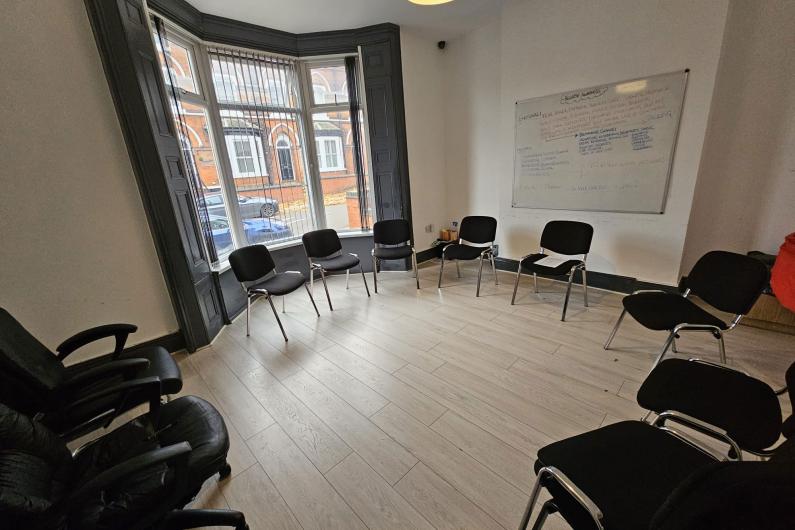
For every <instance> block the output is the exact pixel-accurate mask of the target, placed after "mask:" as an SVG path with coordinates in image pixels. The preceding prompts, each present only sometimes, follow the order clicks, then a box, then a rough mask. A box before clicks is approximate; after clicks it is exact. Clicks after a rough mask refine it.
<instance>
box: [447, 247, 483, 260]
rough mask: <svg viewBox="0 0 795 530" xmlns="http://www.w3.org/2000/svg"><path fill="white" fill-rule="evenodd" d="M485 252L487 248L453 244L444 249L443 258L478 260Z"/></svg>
mask: <svg viewBox="0 0 795 530" xmlns="http://www.w3.org/2000/svg"><path fill="white" fill-rule="evenodd" d="M484 250H486V248H485V247H473V246H471V245H460V244H458V243H452V244H450V245H447V246H446V247H444V254H443V256H444V257H445V258H446V259H462V260H468V259H478V258H479V257H480V254H481V253H482V252H483V251H484Z"/></svg>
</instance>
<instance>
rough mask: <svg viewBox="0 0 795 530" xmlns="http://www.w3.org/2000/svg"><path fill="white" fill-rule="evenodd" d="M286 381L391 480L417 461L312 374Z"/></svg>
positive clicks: (295, 392) (380, 472)
mask: <svg viewBox="0 0 795 530" xmlns="http://www.w3.org/2000/svg"><path fill="white" fill-rule="evenodd" d="M284 385H285V386H286V387H287V388H288V389H290V391H291V392H292V393H293V394H295V395H296V396H297V397H298V399H300V400H301V401H303V402H304V403H305V404H306V405H307V406H308V407H309V408H310V409H311V410H312V411H313V412H314V413H315V414H317V415H318V416H319V417H320V418H321V419H322V420H323V421H324V422H325V423H326V424H327V425H328V426H329V427H331V428H332V429H333V430H334V432H336V433H337V435H338V436H339V437H340V438H342V439H343V440H344V441H345V443H347V444H348V445H349V446H350V447H351V448H352V449H353V450H354V451H356V452H357V453H358V454H359V456H361V457H362V458H363V459H364V460H365V462H367V463H368V464H369V465H370V467H372V468H373V469H374V470H375V471H376V472H377V473H378V474H379V475H381V476H382V477H384V479H385V480H386V481H387V482H388V483H389V484H394V483H395V482H397V481H398V480H400V478H401V477H402V476H403V475H405V474H406V473H407V472H408V470H409V469H411V467H412V466H413V465H414V464H416V463H417V459H416V458H414V457H413V456H412V455H411V454H410V453H409V452H408V451H406V449H404V448H403V447H401V446H400V445H399V444H398V443H397V442H395V440H393V439H392V438H390V437H389V436H388V435H387V434H386V433H384V431H382V430H381V429H379V428H378V427H377V426H376V425H375V424H374V423H373V422H371V421H370V420H369V419H368V418H366V417H364V416H362V415H361V414H360V413H358V412H357V411H356V410H354V409H353V408H352V407H351V406H350V405H348V404H347V403H345V402H344V401H342V400H341V399H340V398H338V397H337V396H336V395H334V393H333V392H331V391H329V390H328V389H326V388H325V387H324V386H323V385H322V384H320V383H319V382H318V381H317V379H314V378H313V377H311V376H310V375H309V374H307V373H299V374H296V375H294V376H292V377H290V378H288V379H286V380H285V381H284Z"/></svg>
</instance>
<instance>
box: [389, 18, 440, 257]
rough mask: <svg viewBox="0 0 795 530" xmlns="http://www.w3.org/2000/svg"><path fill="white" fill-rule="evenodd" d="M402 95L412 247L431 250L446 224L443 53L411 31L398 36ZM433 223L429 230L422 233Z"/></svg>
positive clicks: (426, 39)
mask: <svg viewBox="0 0 795 530" xmlns="http://www.w3.org/2000/svg"><path fill="white" fill-rule="evenodd" d="M400 53H401V60H402V63H403V92H404V100H405V108H406V136H407V142H408V153H409V179H410V181H409V184H410V186H411V215H412V221H413V225H414V245H415V248H416V249H417V251H420V250H425V249H427V248H428V247H430V245H431V242H433V240H434V239H436V237H437V236H438V233H439V228H440V227H441V226H442V225H445V226H446V225H447V224H449V219H447V214H446V211H447V209H446V200H447V199H446V196H445V192H446V189H445V168H444V161H445V157H444V154H445V153H444V135H445V125H444V120H443V114H442V109H443V108H444V101H445V99H444V98H445V93H444V92H443V84H442V83H443V71H442V67H443V62H442V59H443V55H442V51H440V50H439V49H438V48H437V46H436V42H435V41H433V40H431V39H429V38H427V37H423V36H420V35H418V34H416V33H414V32H412V31H411V30H408V29H402V30H401V32H400ZM428 224H432V225H433V226H434V229H433V232H431V233H427V232H425V226H426V225H428Z"/></svg>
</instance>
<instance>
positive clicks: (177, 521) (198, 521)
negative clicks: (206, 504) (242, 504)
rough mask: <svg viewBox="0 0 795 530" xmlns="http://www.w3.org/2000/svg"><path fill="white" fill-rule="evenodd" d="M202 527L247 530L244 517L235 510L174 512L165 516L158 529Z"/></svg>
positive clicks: (170, 529) (171, 529) (181, 529)
mask: <svg viewBox="0 0 795 530" xmlns="http://www.w3.org/2000/svg"><path fill="white" fill-rule="evenodd" d="M203 526H230V527H232V528H235V529H236V530H243V529H244V528H248V527H247V526H246V517H245V515H243V513H242V512H238V511H237V510H211V509H202V510H195V509H187V510H174V511H172V512H169V514H168V515H167V516H166V519H165V521H164V522H163V525H162V526H161V527H160V528H163V529H164V530H183V529H187V528H199V527H203Z"/></svg>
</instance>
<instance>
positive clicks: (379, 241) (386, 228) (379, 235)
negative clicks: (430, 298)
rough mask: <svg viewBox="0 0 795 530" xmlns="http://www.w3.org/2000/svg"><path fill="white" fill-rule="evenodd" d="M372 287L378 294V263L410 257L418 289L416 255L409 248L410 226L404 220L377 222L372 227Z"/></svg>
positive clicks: (418, 277) (418, 276) (418, 275)
mask: <svg viewBox="0 0 795 530" xmlns="http://www.w3.org/2000/svg"><path fill="white" fill-rule="evenodd" d="M373 245H374V247H375V248H373V251H372V256H373V285H374V286H375V292H376V293H377V292H378V263H379V262H381V261H384V260H393V259H405V258H408V257H409V256H411V266H412V268H413V269H414V277H415V278H416V279H417V289H419V288H420V273H419V270H417V253H416V252H415V251H414V247H412V246H411V226H409V222H408V221H406V220H405V219H389V220H387V221H378V222H376V223H375V224H374V225H373Z"/></svg>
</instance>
